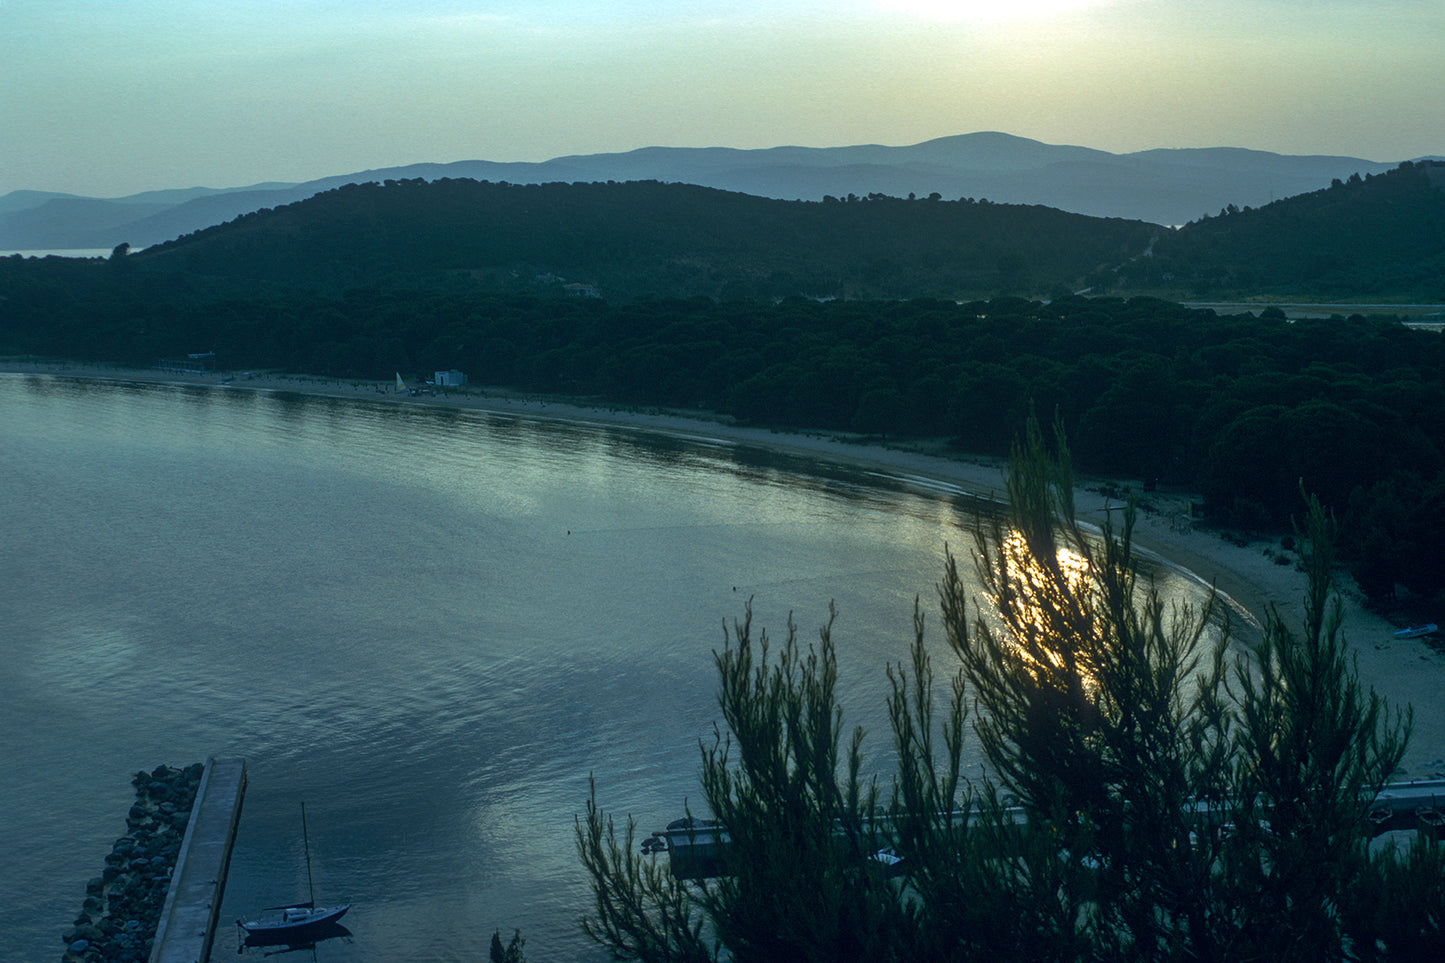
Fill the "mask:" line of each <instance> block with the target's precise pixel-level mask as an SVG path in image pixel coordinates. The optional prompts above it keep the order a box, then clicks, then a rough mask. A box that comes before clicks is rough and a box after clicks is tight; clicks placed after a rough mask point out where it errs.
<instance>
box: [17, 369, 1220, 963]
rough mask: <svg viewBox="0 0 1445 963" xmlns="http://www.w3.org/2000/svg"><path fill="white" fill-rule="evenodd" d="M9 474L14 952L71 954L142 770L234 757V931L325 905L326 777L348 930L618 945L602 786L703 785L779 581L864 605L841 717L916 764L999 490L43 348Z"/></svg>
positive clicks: (654, 808)
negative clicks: (976, 514) (947, 617)
mask: <svg viewBox="0 0 1445 963" xmlns="http://www.w3.org/2000/svg"><path fill="white" fill-rule="evenodd" d="M0 496H3V498H4V506H5V508H4V521H3V523H0V533H3V535H0V548H3V562H0V564H3V570H0V961H16V963H20V961H33V960H44V959H51V958H59V956H60V954H61V952H62V951H63V945H62V944H61V942H60V934H61V933H62V932H63V931H64V929H65V928H66V927H67V925H68V924H69V922H70V920H71V919H72V917H73V916H74V915H75V913H76V912H77V911H78V910H79V908H80V904H81V901H82V899H83V897H84V887H85V883H86V880H88V879H89V878H91V877H93V876H96V875H98V874H99V872H100V869H101V868H102V865H103V857H104V856H105V854H106V853H107V852H109V849H110V845H111V843H112V842H113V841H114V839H115V838H116V837H117V836H119V835H122V834H123V833H124V830H125V825H124V819H125V813H126V810H127V809H128V808H129V806H130V804H131V801H132V799H133V789H132V787H131V785H130V779H131V776H132V775H133V774H134V773H135V771H137V770H140V769H146V770H149V769H153V768H154V767H156V766H158V765H161V764H168V765H173V766H184V765H188V764H190V763H192V762H200V761H204V760H205V759H206V758H207V757H209V756H220V757H241V758H244V759H245V760H246V762H247V765H248V770H249V777H250V778H249V786H248V789H247V791H246V797H245V803H244V807H243V812H242V818H241V824H240V831H239V835H238V838H237V840H236V847H235V850H234V854H233V857H232V863H231V871H230V876H229V881H228V884H227V887H226V891H225V898H224V902H223V906H222V912H221V918H222V920H223V921H230V920H232V919H235V918H236V917H239V916H242V915H246V914H248V913H251V912H252V911H254V910H255V909H257V908H259V907H263V906H271V905H275V904H278V903H283V902H286V901H289V900H295V899H304V898H305V893H306V872H305V862H304V856H303V849H302V844H301V819H300V805H301V803H302V802H303V801H304V802H305V804H306V812H307V819H308V825H309V829H310V842H311V864H312V869H313V872H314V877H315V887H316V897H317V899H318V901H319V902H323V903H330V902H341V901H349V902H351V903H353V909H352V911H351V914H350V915H349V916H348V917H347V919H346V921H345V922H346V924H347V926H348V928H349V929H350V930H351V932H352V936H351V937H350V938H349V939H347V940H344V941H330V942H327V943H323V944H321V946H320V947H319V949H318V958H320V959H330V960H356V961H383V960H384V961H395V960H484V959H486V957H487V946H488V943H489V941H490V938H491V934H492V933H493V931H494V930H500V931H501V932H502V934H503V937H504V938H510V936H511V934H512V933H513V931H520V932H521V934H522V936H523V937H524V938H525V939H526V940H527V943H526V949H525V953H526V955H527V957H528V958H529V959H532V960H536V961H543V960H597V961H601V960H605V959H607V958H608V955H607V953H606V952H605V951H603V950H602V949H601V948H599V947H597V946H595V945H593V944H591V943H589V942H588V941H587V940H586V938H585V937H584V936H583V935H582V933H581V930H580V927H579V925H578V921H579V919H580V918H581V916H582V915H583V914H584V913H585V912H586V911H587V909H588V904H589V891H588V888H587V884H586V880H585V878H584V875H583V872H582V869H581V866H580V864H579V862H578V859H577V856H576V849H575V835H574V834H575V829H574V826H575V819H576V817H577V816H578V815H579V814H580V813H582V812H583V809H584V806H585V802H586V799H587V794H588V780H589V777H595V779H596V784H597V788H598V795H599V798H600V801H601V803H602V805H603V806H604V808H606V809H608V810H610V811H613V812H615V813H616V814H617V815H618V817H619V819H625V818H626V816H627V815H628V814H632V815H633V816H635V817H636V818H637V819H638V821H639V825H640V829H641V831H642V835H643V836H645V835H646V834H647V833H648V832H650V831H651V830H653V829H660V828H662V827H663V826H664V825H665V824H666V823H667V822H668V821H670V820H672V819H675V818H678V817H679V816H681V815H682V814H683V808H684V804H685V802H689V801H690V802H691V803H692V805H693V808H694V810H695V811H701V809H702V804H701V802H700V799H699V792H698V781H697V774H698V768H699V748H698V747H699V742H700V741H703V742H710V741H711V739H712V738H713V734H714V724H715V722H716V721H717V720H718V719H719V712H718V709H717V704H716V695H715V693H716V684H715V683H716V679H715V671H714V664H713V651H714V650H715V649H719V648H721V647H722V645H723V643H724V624H725V623H726V624H730V623H731V622H732V620H734V619H741V618H742V617H743V615H744V612H745V606H746V604H747V602H748V600H749V599H752V607H753V613H754V626H755V629H756V628H757V627H765V628H766V629H767V631H768V633H769V635H770V636H772V637H773V638H775V639H780V638H781V637H782V636H783V635H784V634H785V632H786V624H787V621H788V618H789V615H790V613H791V615H792V617H793V619H794V620H795V621H796V624H797V626H798V631H799V633H800V636H801V637H802V638H804V639H805V640H814V639H816V637H817V630H818V627H819V626H820V625H821V624H822V623H823V622H825V621H826V620H827V618H828V607H829V603H830V602H832V603H833V604H834V605H836V609H837V621H836V623H835V625H834V630H833V634H834V639H835V642H836V643H837V649H838V656H839V670H840V683H839V692H840V696H841V701H842V703H843V705H844V708H845V723H846V724H847V725H848V726H850V727H851V726H852V725H854V724H859V725H862V726H864V728H865V729H866V730H867V731H868V732H869V733H870V737H869V739H868V741H867V747H868V752H869V753H870V758H869V765H870V766H871V767H873V768H875V769H877V770H879V771H884V772H886V771H887V768H888V753H889V745H888V735H887V731H888V730H887V721H886V713H885V707H884V696H885V693H886V691H887V682H886V678H885V676H884V670H885V667H886V666H887V665H888V664H889V663H890V662H898V661H900V660H904V659H906V658H907V655H908V646H909V643H910V641H911V637H912V623H911V618H912V612H913V606H914V599H915V597H921V601H922V606H923V609H924V611H925V613H926V615H927V616H928V618H929V620H930V626H931V631H930V633H929V636H930V639H929V644H930V646H931V647H932V648H933V651H934V658H935V661H936V663H937V664H938V665H939V666H940V667H941V668H943V669H947V670H948V671H951V665H952V663H951V662H950V659H949V656H948V654H947V651H946V644H945V643H944V641H943V640H942V637H941V632H939V631H937V602H936V595H935V585H936V584H937V582H938V580H939V577H940V575H941V573H942V566H943V558H944V551H945V545H946V544H951V545H952V546H953V547H954V548H955V549H956V550H964V551H966V550H967V548H968V545H969V544H970V542H969V535H968V530H969V527H970V525H971V517H972V516H971V513H972V512H973V511H974V510H975V508H976V506H977V503H976V502H975V501H973V500H972V499H971V498H969V497H967V496H965V495H964V494H963V493H959V492H954V491H949V490H946V489H944V488H940V487H928V486H925V485H922V484H920V483H918V482H917V481H916V480H909V479H903V478H899V477H893V476H890V475H888V474H886V473H883V472H877V471H867V470H863V469H860V468H856V467H847V466H839V465H832V464H827V463H822V462H818V461H815V460H812V459H810V458H807V457H803V456H799V455H790V454H786V453H782V452H778V451H772V450H764V449H761V448H757V447H749V446H745V445H740V444H735V443H732V442H728V441H725V440H722V439H717V438H710V437H708V436H707V434H706V430H705V428H702V427H700V428H699V430H698V432H697V433H696V434H694V435H691V436H687V437H679V436H676V435H663V434H657V433H651V432H648V431H643V430H638V429H630V428H623V427H617V426H609V425H601V424H589V423H577V422H561V421H546V420H529V419H526V418H522V417H513V416H508V415H500V414H491V413H486V412H481V411H475V410H458V409H450V408H442V407H430V406H422V405H414V404H408V403H405V402H403V401H399V400H395V399H391V398H384V399H377V400H374V401H373V400H364V399H350V398H348V399H336V398H326V397H316V396H306V395H300V394H291V393H282V392H263V391H251V390H240V389H228V388H223V387H195V386H179V385H155V384H141V383H121V382H104V381H87V380H84V379H73V378H65V377H56V376H48V375H30V374H14V375H0ZM962 567H963V568H965V569H967V568H968V566H967V565H965V566H962ZM1161 577H1162V578H1163V579H1165V581H1164V582H1163V583H1162V584H1161V588H1163V590H1164V591H1165V592H1166V593H1172V594H1175V595H1178V594H1189V593H1192V592H1195V591H1196V590H1195V589H1193V588H1192V587H1190V585H1189V583H1188V582H1187V580H1186V579H1184V578H1182V577H1174V576H1170V575H1169V573H1167V572H1165V573H1161ZM1170 579H1173V581H1170ZM971 766H972V768H973V769H974V770H975V771H976V769H977V762H976V760H975V761H974V762H973V763H971ZM702 814H705V813H702ZM230 938H231V937H230V933H229V931H228V930H226V929H225V928H224V927H223V929H222V932H221V935H220V938H219V939H218V943H217V947H216V950H215V955H216V957H217V958H223V957H224V956H225V955H227V954H229V953H231V952H234V950H233V949H232V948H231V946H230V945H229V943H228V941H229V939H230ZM248 952H255V951H248Z"/></svg>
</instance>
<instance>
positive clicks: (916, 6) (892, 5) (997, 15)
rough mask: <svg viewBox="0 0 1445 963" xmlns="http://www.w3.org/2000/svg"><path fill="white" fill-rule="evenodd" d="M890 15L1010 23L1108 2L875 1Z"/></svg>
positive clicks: (1046, 17)
mask: <svg viewBox="0 0 1445 963" xmlns="http://www.w3.org/2000/svg"><path fill="white" fill-rule="evenodd" d="M876 2H877V5H878V6H879V7H881V8H882V9H884V10H886V11H888V12H890V13H896V14H901V15H903V16H906V17H910V18H913V19H917V20H936V21H944V22H956V23H1012V22H1015V21H1021V20H1045V19H1048V18H1049V17H1055V16H1059V15H1061V14H1072V13H1076V12H1078V11H1080V10H1084V9H1086V8H1090V7H1098V6H1101V5H1103V3H1105V2H1108V0H1004V2H999V0H876Z"/></svg>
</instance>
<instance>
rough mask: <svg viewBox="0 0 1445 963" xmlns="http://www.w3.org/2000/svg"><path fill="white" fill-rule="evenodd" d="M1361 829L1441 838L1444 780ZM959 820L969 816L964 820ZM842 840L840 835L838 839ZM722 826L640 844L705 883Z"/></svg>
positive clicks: (1371, 811)
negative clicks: (1422, 833) (1417, 832)
mask: <svg viewBox="0 0 1445 963" xmlns="http://www.w3.org/2000/svg"><path fill="white" fill-rule="evenodd" d="M1195 811H1196V812H1197V813H1198V814H1199V818H1200V819H1201V820H1203V821H1205V822H1212V823H1213V825H1215V826H1216V827H1217V826H1219V825H1220V823H1221V821H1222V818H1224V817H1214V818H1212V819H1211V817H1210V813H1209V812H1208V811H1207V810H1205V809H1203V808H1202V807H1200V806H1197V805H1196V807H1195ZM1005 815H1006V817H1007V818H1008V819H1011V820H1013V821H1015V822H1020V823H1021V822H1022V821H1023V820H1024V812H1023V810H1022V809H1019V808H1017V807H1013V808H1010V809H1008V810H1006V811H1005ZM1360 817H1361V818H1360V831H1361V833H1363V834H1364V835H1366V836H1369V837H1372V838H1373V837H1375V836H1378V835H1380V834H1381V833H1386V832H1395V831H1401V830H1412V829H1422V830H1424V831H1426V832H1428V833H1430V834H1431V836H1432V838H1437V839H1438V838H1441V837H1445V779H1419V780H1411V781H1409V782H1392V783H1387V784H1386V785H1385V787H1384V789H1383V790H1382V791H1381V792H1380V794H1379V795H1378V796H1376V797H1375V800H1374V802H1373V803H1372V804H1371V805H1370V806H1369V807H1368V808H1367V809H1366V808H1364V807H1362V808H1361V812H1360ZM964 818H971V817H968V816H965V817H964ZM840 838H841V836H840ZM730 842H731V839H730V837H729V836H728V831H727V827H726V826H724V825H723V824H722V823H720V822H718V821H716V820H712V819H693V820H691V821H689V820H686V819H679V820H677V821H675V822H673V823H671V824H669V825H668V827H667V828H666V829H660V830H658V831H657V832H655V833H653V834H652V836H651V838H650V839H648V840H645V841H644V842H643V844H642V851H643V853H644V854H646V853H666V854H667V857H668V868H669V869H670V870H671V871H672V875H673V876H675V877H677V878H678V879H709V878H712V877H716V876H718V875H720V874H721V873H722V859H723V855H724V853H725V850H726V849H727V847H728V845H729V843H730Z"/></svg>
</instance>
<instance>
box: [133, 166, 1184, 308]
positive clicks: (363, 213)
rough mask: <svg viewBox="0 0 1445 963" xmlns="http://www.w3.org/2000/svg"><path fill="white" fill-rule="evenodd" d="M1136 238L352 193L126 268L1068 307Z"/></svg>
mask: <svg viewBox="0 0 1445 963" xmlns="http://www.w3.org/2000/svg"><path fill="white" fill-rule="evenodd" d="M1162 230H1163V229H1162V228H1159V227H1157V226H1154V225H1149V224H1145V223H1143V222H1139V221H1124V220H1118V219H1103V218H1094V217H1086V216H1084V215H1078V214H1066V213H1064V212H1062V211H1058V210H1054V209H1052V208H1045V207H1025V206H1015V205H1002V204H991V203H989V202H987V201H977V202H975V201H972V200H967V199H965V200H955V201H945V200H942V199H941V198H938V197H937V196H936V195H934V196H933V197H931V198H918V199H901V198H893V197H885V196H882V195H872V196H870V197H867V198H856V197H852V196H850V197H847V198H843V199H831V198H830V199H828V200H825V201H822V202H806V201H779V200H769V199H766V198H760V197H753V196H751V195H747V194H738V193H732V192H727V191H720V190H714V189H710V188H702V187H693V186H688V185H683V184H662V183H658V182H654V181H642V182H631V183H605V184H560V183H559V184H541V185H513V184H504V183H489V182H485V181H472V180H440V181H431V182H428V181H424V180H420V179H417V180H407V181H386V182H385V183H381V184H377V183H367V184H359V185H357V184H353V185H348V186H346V187H342V188H338V189H336V190H333V191H328V192H326V193H324V194H320V195H317V196H316V197H313V198H309V199H307V200H305V201H300V202H297V203H295V204H290V205H287V206H285V207H282V208H277V209H275V210H263V211H258V212H256V213H255V214H249V215H245V216H243V217H240V218H237V219H236V220H234V221H231V222H229V223H227V224H224V225H220V226H218V227H213V228H208V229H206V230H203V231H199V232H197V233H195V234H191V235H187V236H184V237H181V238H179V239H177V240H175V241H172V242H169V243H167V244H163V245H160V246H158V247H155V248H151V249H148V250H146V251H144V252H142V253H140V254H137V255H135V256H133V257H132V258H131V259H130V260H131V262H132V267H133V268H134V269H141V268H147V269H152V270H154V271H157V272H160V273H163V274H169V275H176V274H185V275H188V276H191V277H193V278H199V277H205V278H210V279H212V282H211V283H212V284H214V283H215V281H216V280H217V279H228V280H230V281H244V282H245V283H246V284H247V285H248V286H251V287H252V288H253V289H254V287H255V286H261V287H264V288H266V289H269V290H279V289H297V288H309V289H313V290H318V291H332V292H335V291H341V290H345V289H348V288H353V287H358V286H371V287H410V286H425V287H433V288H434V287H437V286H446V287H452V288H457V287H471V288H478V287H480V288H483V289H488V290H493V291H526V292H533V293H541V292H544V291H546V290H553V291H558V290H560V289H561V287H562V285H563V283H564V282H570V283H574V284H586V285H589V286H591V287H592V288H594V289H595V290H596V291H597V292H598V293H600V294H601V295H602V296H604V297H606V298H608V299H629V298H635V297H640V296H664V297H667V296H676V297H689V296H697V295H701V296H707V297H713V298H718V299H728V300H730V299H737V298H769V297H785V296H789V295H803V296H815V297H842V298H903V297H919V296H933V297H947V298H969V297H977V296H993V295H997V294H1000V293H1018V294H1038V293H1048V292H1050V291H1051V290H1054V289H1061V290H1068V289H1073V288H1075V287H1077V286H1078V285H1079V284H1081V283H1082V280H1083V279H1084V278H1085V277H1086V276H1088V275H1090V274H1091V273H1095V272H1097V271H1098V270H1100V269H1101V268H1112V267H1113V266H1115V265H1118V264H1119V263H1121V262H1123V261H1126V260H1127V259H1128V258H1130V257H1132V256H1135V255H1138V254H1139V253H1140V252H1142V251H1144V250H1146V249H1147V248H1148V246H1149V244H1150V243H1151V241H1153V240H1154V238H1155V237H1156V236H1157V235H1158V234H1159V233H1160V232H1161V231H1162Z"/></svg>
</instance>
